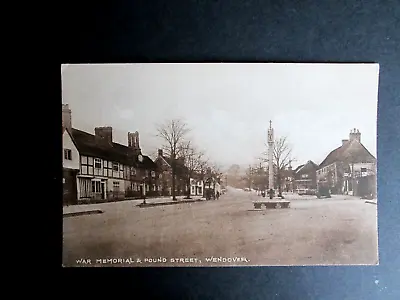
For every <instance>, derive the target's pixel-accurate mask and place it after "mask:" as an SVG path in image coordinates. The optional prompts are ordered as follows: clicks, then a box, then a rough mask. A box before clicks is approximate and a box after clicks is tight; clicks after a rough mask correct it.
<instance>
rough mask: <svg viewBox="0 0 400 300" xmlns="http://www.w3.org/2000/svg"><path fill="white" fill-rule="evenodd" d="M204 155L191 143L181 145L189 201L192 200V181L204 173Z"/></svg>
mask: <svg viewBox="0 0 400 300" xmlns="http://www.w3.org/2000/svg"><path fill="white" fill-rule="evenodd" d="M203 156H204V153H203V152H201V151H198V150H197V149H196V148H195V147H194V146H193V145H192V143H191V142H190V141H188V142H185V143H182V144H181V145H180V157H182V158H183V161H184V165H185V169H186V170H185V177H186V186H187V190H188V194H187V197H186V198H187V199H190V179H191V178H193V177H194V175H195V174H198V173H200V172H201V171H202V168H203V163H204V161H203Z"/></svg>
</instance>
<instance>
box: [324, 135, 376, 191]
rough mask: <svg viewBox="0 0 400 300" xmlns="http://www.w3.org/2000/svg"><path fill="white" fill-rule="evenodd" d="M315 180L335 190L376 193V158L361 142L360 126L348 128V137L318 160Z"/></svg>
mask: <svg viewBox="0 0 400 300" xmlns="http://www.w3.org/2000/svg"><path fill="white" fill-rule="evenodd" d="M317 184H318V186H326V187H328V188H329V189H330V190H331V193H334V194H342V193H345V194H350V195H355V196H366V195H371V194H372V195H376V158H375V157H374V156H373V155H372V154H371V153H370V152H369V151H368V150H367V149H366V148H365V147H364V145H363V144H362V143H361V133H360V131H359V130H357V129H355V128H354V129H353V130H351V131H350V134H349V139H344V140H342V145H341V146H340V147H337V148H336V149H334V150H332V151H331V152H330V153H329V154H328V155H327V156H326V158H325V159H324V160H323V161H322V162H321V164H320V165H319V167H318V170H317Z"/></svg>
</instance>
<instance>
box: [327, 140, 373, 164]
mask: <svg viewBox="0 0 400 300" xmlns="http://www.w3.org/2000/svg"><path fill="white" fill-rule="evenodd" d="M344 160H348V161H350V160H351V161H353V162H355V163H356V162H375V160H376V159H375V157H374V156H373V155H372V154H371V153H370V152H369V151H368V150H367V148H365V147H364V145H363V144H361V143H360V142H359V141H357V140H352V141H347V142H345V143H344V144H343V145H342V146H340V147H338V148H336V149H334V150H332V151H331V152H330V153H329V154H328V156H327V157H326V158H325V159H324V160H323V161H322V163H321V164H320V165H319V169H321V168H323V167H325V166H328V165H330V164H333V163H334V162H337V161H344Z"/></svg>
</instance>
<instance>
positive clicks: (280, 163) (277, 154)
mask: <svg viewBox="0 0 400 300" xmlns="http://www.w3.org/2000/svg"><path fill="white" fill-rule="evenodd" d="M265 146H266V147H267V151H265V152H264V153H263V155H264V157H262V158H261V160H262V161H263V162H267V163H268V144H265ZM273 150H274V151H273V163H272V164H273V168H274V173H275V177H276V181H277V182H276V183H277V185H278V195H279V196H282V177H283V173H284V171H285V170H286V169H287V168H288V167H289V166H290V165H291V164H292V162H294V161H296V159H295V158H293V156H292V147H291V146H290V145H289V143H288V141H287V137H278V138H276V139H275V141H274V149H273ZM269 188H273V187H269Z"/></svg>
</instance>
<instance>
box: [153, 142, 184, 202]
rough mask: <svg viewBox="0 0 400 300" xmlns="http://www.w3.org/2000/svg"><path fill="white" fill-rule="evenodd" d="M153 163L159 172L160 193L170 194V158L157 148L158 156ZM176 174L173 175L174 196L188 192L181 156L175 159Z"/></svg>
mask: <svg viewBox="0 0 400 300" xmlns="http://www.w3.org/2000/svg"><path fill="white" fill-rule="evenodd" d="M154 163H155V164H156V165H157V168H158V170H159V172H160V176H159V179H160V187H161V192H162V195H165V196H170V195H172V159H171V158H170V157H168V156H166V155H164V152H163V150H162V149H158V156H157V158H156V159H155V161H154ZM175 164H176V176H175V196H182V195H186V194H187V193H188V184H187V176H186V174H187V173H188V170H187V168H186V167H185V163H184V160H183V159H182V158H178V159H176V162H175Z"/></svg>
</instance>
